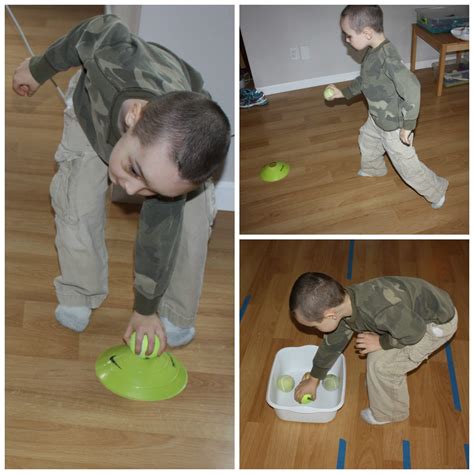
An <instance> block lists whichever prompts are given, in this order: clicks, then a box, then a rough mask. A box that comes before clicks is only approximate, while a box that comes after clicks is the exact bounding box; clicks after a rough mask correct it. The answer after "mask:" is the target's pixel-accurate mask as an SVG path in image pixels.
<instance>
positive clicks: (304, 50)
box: [300, 46, 311, 60]
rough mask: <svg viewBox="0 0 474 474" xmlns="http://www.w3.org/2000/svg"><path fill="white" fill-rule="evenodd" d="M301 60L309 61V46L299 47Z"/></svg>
mask: <svg viewBox="0 0 474 474" xmlns="http://www.w3.org/2000/svg"><path fill="white" fill-rule="evenodd" d="M300 53H301V59H303V60H308V59H311V55H310V54H309V46H300Z"/></svg>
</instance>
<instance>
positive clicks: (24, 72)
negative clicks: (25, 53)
mask: <svg viewBox="0 0 474 474" xmlns="http://www.w3.org/2000/svg"><path fill="white" fill-rule="evenodd" d="M30 59H31V58H27V59H25V60H24V61H23V62H22V63H21V64H20V65H19V66H18V67H17V68H16V69H15V74H13V90H14V91H15V92H16V93H17V94H18V95H21V96H22V97H25V96H27V97H31V96H32V95H33V94H34V93H35V92H36V91H37V90H38V88H39V86H40V84H39V83H38V82H36V80H35V78H34V77H33V76H32V75H31V72H30Z"/></svg>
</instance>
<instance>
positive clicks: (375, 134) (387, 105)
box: [327, 5, 448, 209]
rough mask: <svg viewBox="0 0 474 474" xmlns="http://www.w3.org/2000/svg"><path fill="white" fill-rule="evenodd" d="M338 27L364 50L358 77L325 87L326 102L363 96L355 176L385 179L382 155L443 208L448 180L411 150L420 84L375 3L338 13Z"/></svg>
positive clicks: (347, 39)
mask: <svg viewBox="0 0 474 474" xmlns="http://www.w3.org/2000/svg"><path fill="white" fill-rule="evenodd" d="M341 29H342V31H343V33H344V34H345V36H346V41H347V42H348V43H349V44H350V45H351V46H352V47H353V48H354V49H356V50H358V51H361V50H363V49H365V48H367V52H366V54H365V56H364V60H363V62H362V66H361V73H360V76H359V77H357V78H356V79H355V80H354V81H352V83H351V84H350V85H349V86H348V87H346V88H345V89H343V90H342V91H341V90H339V89H338V88H337V87H336V86H335V85H334V84H331V85H329V86H328V87H330V88H331V89H332V90H333V92H334V94H333V95H332V97H330V98H329V99H327V100H334V99H339V98H346V99H347V100H349V99H351V98H352V97H354V96H356V95H358V94H360V93H362V94H364V96H365V98H366V99H367V103H368V106H369V117H368V119H367V122H366V123H365V124H364V125H363V126H362V128H361V129H360V135H359V147H360V152H361V168H360V170H359V172H358V175H359V176H384V175H385V174H387V168H386V165H385V161H384V157H383V155H384V153H385V152H387V154H388V156H389V157H390V160H391V161H392V164H393V166H394V167H395V169H396V170H397V172H398V174H399V175H400V176H401V177H402V179H403V180H404V181H405V182H406V183H407V184H408V185H409V186H410V187H412V188H413V189H414V190H415V191H416V192H418V193H419V194H421V195H422V196H423V197H424V198H425V199H426V200H427V201H429V202H430V203H431V207H433V208H434V209H438V208H440V207H442V206H443V204H444V201H445V194H446V190H447V188H448V181H447V180H446V179H444V178H441V177H439V176H437V175H436V174H435V173H434V172H433V171H431V170H430V169H429V168H428V167H426V166H425V165H424V164H423V163H422V162H421V161H420V160H419V159H418V156H417V154H416V151H415V148H414V147H413V131H414V130H415V127H416V121H417V118H418V114H419V110H420V84H419V82H418V80H417V78H416V76H415V75H414V74H413V73H412V72H410V71H409V70H408V69H407V68H406V67H405V66H404V65H403V63H402V60H401V57H400V55H399V54H398V52H397V50H396V49H395V47H394V46H393V44H392V43H391V42H390V41H389V40H387V39H386V38H385V35H384V32H383V13H382V9H381V8H380V7H379V6H376V5H349V6H347V7H346V8H344V10H343V11H342V13H341Z"/></svg>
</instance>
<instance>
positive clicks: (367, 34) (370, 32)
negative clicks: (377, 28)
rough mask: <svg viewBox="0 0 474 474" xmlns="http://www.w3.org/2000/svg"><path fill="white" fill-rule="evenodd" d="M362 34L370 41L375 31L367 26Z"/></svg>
mask: <svg viewBox="0 0 474 474" xmlns="http://www.w3.org/2000/svg"><path fill="white" fill-rule="evenodd" d="M362 34H363V35H364V36H365V37H366V38H367V39H368V40H369V41H370V40H371V39H372V37H373V36H374V30H373V29H372V28H370V27H368V26H366V27H365V28H364V29H363V30H362Z"/></svg>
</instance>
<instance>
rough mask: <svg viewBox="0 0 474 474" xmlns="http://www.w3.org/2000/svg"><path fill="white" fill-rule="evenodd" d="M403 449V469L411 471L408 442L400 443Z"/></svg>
mask: <svg viewBox="0 0 474 474" xmlns="http://www.w3.org/2000/svg"><path fill="white" fill-rule="evenodd" d="M402 448H403V469H411V456H410V441H408V440H406V439H404V440H403V441H402Z"/></svg>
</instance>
